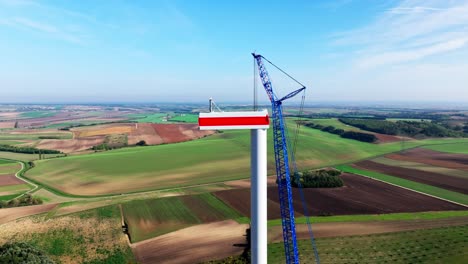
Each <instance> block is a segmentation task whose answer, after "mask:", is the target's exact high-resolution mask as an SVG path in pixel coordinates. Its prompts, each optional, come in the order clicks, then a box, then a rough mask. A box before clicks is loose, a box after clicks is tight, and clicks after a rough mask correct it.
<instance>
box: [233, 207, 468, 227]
mask: <svg viewBox="0 0 468 264" xmlns="http://www.w3.org/2000/svg"><path fill="white" fill-rule="evenodd" d="M467 209H468V208H467ZM460 216H468V210H466V211H440V212H416V213H394V214H378V215H372V214H370V215H334V216H313V217H309V221H310V222H311V223H331V222H371V221H395V220H431V219H443V218H452V217H460ZM242 220H244V219H242ZM240 222H242V223H245V224H248V223H250V220H248V219H247V221H240ZM295 223H296V224H307V219H306V217H305V216H300V217H296V218H295ZM280 225H281V219H274V220H268V226H280Z"/></svg>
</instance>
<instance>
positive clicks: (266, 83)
mask: <svg viewBox="0 0 468 264" xmlns="http://www.w3.org/2000/svg"><path fill="white" fill-rule="evenodd" d="M252 55H253V57H254V59H255V61H256V64H257V66H258V71H259V75H260V79H261V81H262V84H263V87H264V88H265V90H266V93H267V95H268V97H269V99H270V101H271V108H272V118H271V120H272V123H273V144H274V152H275V162H276V175H277V184H278V193H279V201H280V209H281V219H282V227H283V241H284V251H285V256H286V263H299V252H298V249H297V240H296V226H295V221H294V207H293V198H292V188H291V177H290V175H291V174H290V170H291V168H290V159H291V161H292V164H291V165H292V167H293V169H294V170H297V169H296V165H295V161H294V153H293V152H292V153H290V154H289V153H288V138H287V133H286V125H285V121H284V117H283V107H282V104H283V101H285V100H287V99H290V98H292V97H294V96H296V95H297V94H299V93H301V92H303V91H305V89H306V87H305V86H304V85H302V84H301V83H299V82H298V81H297V80H295V79H294V78H293V77H291V76H290V75H288V74H287V73H286V72H284V71H283V70H281V69H279V68H278V67H277V68H278V69H279V70H280V71H282V72H283V73H284V74H286V75H287V76H288V77H290V78H291V79H293V80H294V81H296V82H297V83H298V84H300V85H301V86H302V87H301V88H299V89H297V90H295V91H293V92H291V93H289V94H287V95H286V96H284V97H282V98H278V97H277V96H276V94H275V93H274V91H273V86H272V84H271V80H270V76H269V75H268V72H267V70H266V68H265V65H264V63H263V60H266V61H268V60H267V59H266V58H264V57H263V56H262V55H259V54H255V53H252ZM268 62H269V63H271V62H270V61H268ZM271 64H272V63H271ZM272 65H273V66H275V67H276V65H274V64H272ZM288 154H289V155H288ZM296 172H297V171H294V173H296ZM301 198H302V199H303V193H302V190H301ZM306 216H307V215H306ZM308 224H309V232H310V235H311V236H312V246H313V247H314V253H315V257H316V261H317V262H319V261H318V254H317V250H316V247H315V242H314V240H313V235H312V230H311V228H310V222H309V221H308Z"/></svg>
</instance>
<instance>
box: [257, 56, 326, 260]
mask: <svg viewBox="0 0 468 264" xmlns="http://www.w3.org/2000/svg"><path fill="white" fill-rule="evenodd" d="M262 58H263V59H264V60H266V61H267V62H268V63H270V64H271V65H272V66H273V67H275V68H276V69H278V70H279V71H281V72H282V73H284V74H285V75H286V76H288V77H289V78H291V79H292V80H293V81H295V82H296V83H298V84H299V85H301V86H302V87H304V88H305V86H304V85H303V84H302V83H300V82H299V81H298V80H296V79H295V78H294V77H292V76H291V75H289V74H288V73H287V72H285V71H284V70H282V69H281V68H280V67H278V66H276V65H275V64H273V63H272V62H271V61H269V60H268V59H266V58H265V57H263V56H262ZM304 102H305V89H304V91H303V93H302V99H301V105H300V109H299V115H298V116H299V120H298V122H296V129H295V131H294V140H293V143H294V144H291V138H290V137H289V129H288V128H287V125H286V124H285V132H286V138H287V141H288V142H287V144H288V145H289V146H290V147H291V150H292V151H291V154H290V157H291V163H292V164H293V175H294V178H295V181H296V182H297V185H298V189H299V195H300V197H301V202H302V207H303V210H304V216H305V218H306V222H307V229H308V231H309V237H310V241H311V244H312V249H313V251H314V256H315V262H316V263H317V264H319V263H320V258H319V255H318V251H317V245H316V243H315V237H314V233H313V230H312V225H311V223H310V217H309V209H308V207H307V203H306V201H305V195H304V190H303V188H302V184H301V182H300V177H299V174H298V170H297V165H296V157H295V156H296V149H297V141H298V138H299V130H300V127H301V124H302V120H303V117H304Z"/></svg>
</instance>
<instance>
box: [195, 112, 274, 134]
mask: <svg viewBox="0 0 468 264" xmlns="http://www.w3.org/2000/svg"><path fill="white" fill-rule="evenodd" d="M198 125H199V126H200V130H226V129H267V128H268V127H269V126H270V119H269V118H268V111H267V110H263V111H252V112H211V113H200V115H199V117H198Z"/></svg>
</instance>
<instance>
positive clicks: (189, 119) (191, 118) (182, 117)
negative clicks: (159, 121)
mask: <svg viewBox="0 0 468 264" xmlns="http://www.w3.org/2000/svg"><path fill="white" fill-rule="evenodd" d="M169 121H171V122H184V123H198V115H195V114H178V115H177V116H175V117H173V118H171V119H169Z"/></svg>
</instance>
